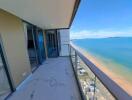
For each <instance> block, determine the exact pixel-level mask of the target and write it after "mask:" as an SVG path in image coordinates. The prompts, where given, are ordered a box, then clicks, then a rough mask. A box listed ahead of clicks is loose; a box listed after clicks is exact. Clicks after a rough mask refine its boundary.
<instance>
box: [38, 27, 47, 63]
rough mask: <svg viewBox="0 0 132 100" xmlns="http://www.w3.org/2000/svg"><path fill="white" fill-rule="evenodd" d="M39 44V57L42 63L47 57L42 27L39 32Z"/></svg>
mask: <svg viewBox="0 0 132 100" xmlns="http://www.w3.org/2000/svg"><path fill="white" fill-rule="evenodd" d="M37 44H38V56H39V57H38V58H39V62H40V64H41V63H42V62H43V61H44V60H45V59H46V54H45V48H44V35H43V31H42V30H41V29H39V30H38V33H37Z"/></svg>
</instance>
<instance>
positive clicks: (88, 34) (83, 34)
mask: <svg viewBox="0 0 132 100" xmlns="http://www.w3.org/2000/svg"><path fill="white" fill-rule="evenodd" d="M129 36H132V28H130V29H129V30H126V31H109V30H98V31H90V30H82V31H79V32H73V31H71V32H70V38H71V39H84V38H107V37H129Z"/></svg>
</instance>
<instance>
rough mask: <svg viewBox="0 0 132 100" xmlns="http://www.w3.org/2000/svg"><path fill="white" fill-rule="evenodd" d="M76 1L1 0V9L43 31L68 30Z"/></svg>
mask: <svg viewBox="0 0 132 100" xmlns="http://www.w3.org/2000/svg"><path fill="white" fill-rule="evenodd" d="M75 2H76V0H0V8H1V9H4V10H6V11H8V12H10V13H12V14H14V15H16V16H18V17H20V18H21V19H23V20H25V21H27V22H30V23H32V24H34V25H37V26H39V27H41V28H43V29H54V28H68V27H69V24H70V21H71V16H72V13H73V9H74V5H75Z"/></svg>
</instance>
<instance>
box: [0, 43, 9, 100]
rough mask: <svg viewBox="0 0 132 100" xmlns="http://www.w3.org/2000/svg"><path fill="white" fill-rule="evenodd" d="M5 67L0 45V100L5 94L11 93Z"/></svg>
mask: <svg viewBox="0 0 132 100" xmlns="http://www.w3.org/2000/svg"><path fill="white" fill-rule="evenodd" d="M6 67H7V66H6V63H5V59H4V55H3V52H2V48H1V45H0V100H3V99H4V98H5V97H6V96H7V95H9V94H10V93H11V84H10V82H9V80H10V78H9V76H8V75H9V73H8V70H7V68H6ZM7 76H8V77H7Z"/></svg>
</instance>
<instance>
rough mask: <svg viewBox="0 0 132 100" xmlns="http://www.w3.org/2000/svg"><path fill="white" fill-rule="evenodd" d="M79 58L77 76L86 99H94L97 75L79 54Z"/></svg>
mask: <svg viewBox="0 0 132 100" xmlns="http://www.w3.org/2000/svg"><path fill="white" fill-rule="evenodd" d="M77 59H78V65H77V77H78V80H79V83H80V86H81V89H82V92H83V96H84V98H85V99H86V100H90V99H91V100H94V97H95V92H94V87H93V85H95V75H94V73H93V72H92V71H91V70H90V69H89V68H88V67H87V65H86V64H85V63H84V62H83V61H82V60H81V59H80V57H79V56H77ZM91 85H92V86H91Z"/></svg>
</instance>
